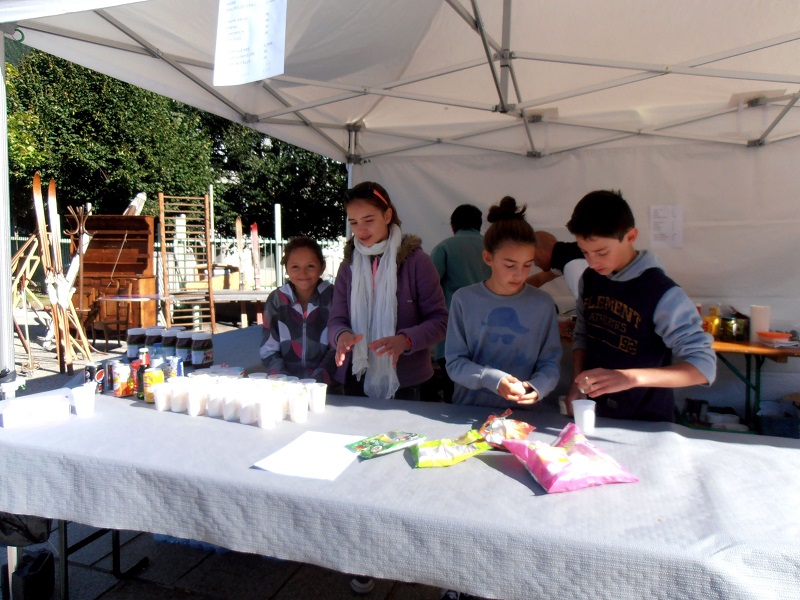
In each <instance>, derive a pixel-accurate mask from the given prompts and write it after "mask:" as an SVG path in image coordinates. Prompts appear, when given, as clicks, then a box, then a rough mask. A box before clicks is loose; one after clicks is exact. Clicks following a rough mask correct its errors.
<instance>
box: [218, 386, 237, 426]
mask: <svg viewBox="0 0 800 600" xmlns="http://www.w3.org/2000/svg"><path fill="white" fill-rule="evenodd" d="M239 406H240V404H239V394H238V393H237V390H236V389H234V386H230V388H229V389H228V390H227V391H226V392H225V399H224V400H223V401H222V418H223V419H225V420H226V421H238V420H239Z"/></svg>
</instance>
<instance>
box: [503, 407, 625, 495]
mask: <svg viewBox="0 0 800 600" xmlns="http://www.w3.org/2000/svg"><path fill="white" fill-rule="evenodd" d="M503 445H504V446H505V447H506V448H508V450H509V452H511V453H512V454H513V455H514V456H516V457H517V458H518V459H519V461H520V462H521V463H522V464H523V465H525V468H526V469H528V472H529V473H530V474H531V475H533V478H534V479H535V480H536V481H537V482H538V483H539V485H541V486H542V487H543V488H544V489H545V491H547V493H548V494H555V493H558V492H571V491H572V490H579V489H581V488H586V487H592V486H595V485H604V484H606V483H635V482H637V481H639V480H638V479H637V478H636V477H635V476H633V475H632V474H631V473H629V472H628V471H627V470H626V469H624V468H623V467H621V466H620V465H619V463H618V462H617V461H615V460H614V459H613V458H611V457H610V456H609V455H608V454H606V453H605V452H604V451H603V450H601V449H600V448H598V447H597V446H595V445H594V444H593V443H592V442H590V441H589V440H587V439H586V436H584V435H583V432H582V431H581V430H580V429H579V428H578V426H577V425H575V423H569V424H568V425H567V426H566V427H564V429H562V430H561V433H560V434H559V436H558V439H556V441H555V442H553V444H552V445H549V446H548V445H547V444H545V443H544V442H538V441H537V442H530V441H527V440H503Z"/></svg>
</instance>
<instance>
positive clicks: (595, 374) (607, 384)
mask: <svg viewBox="0 0 800 600" xmlns="http://www.w3.org/2000/svg"><path fill="white" fill-rule="evenodd" d="M573 385H574V386H576V387H577V388H578V390H579V391H580V392H581V393H583V394H585V395H586V396H588V397H589V398H597V397H598V396H602V395H604V394H613V393H615V392H623V391H625V390H629V389H631V388H632V387H636V380H635V379H634V378H633V377H632V376H631V375H630V374H629V373H628V372H627V371H625V370H624V369H622V370H613V369H590V370H588V371H583V372H582V373H580V374H579V375H578V376H577V377H576V378H575V380H574V381H573ZM570 389H571V388H570Z"/></svg>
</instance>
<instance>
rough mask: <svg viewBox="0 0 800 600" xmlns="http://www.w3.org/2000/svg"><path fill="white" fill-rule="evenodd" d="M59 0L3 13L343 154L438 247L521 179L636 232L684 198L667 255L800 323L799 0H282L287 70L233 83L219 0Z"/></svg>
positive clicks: (721, 288) (562, 211) (692, 273)
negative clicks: (219, 56) (602, 207)
mask: <svg viewBox="0 0 800 600" xmlns="http://www.w3.org/2000/svg"><path fill="white" fill-rule="evenodd" d="M64 4H65V3H62V2H58V1H55V0H52V1H47V0H39V1H36V2H22V1H18V0H9V1H2V0H0V22H4V23H5V26H4V27H5V31H6V33H7V35H14V36H16V37H17V38H18V39H19V38H23V41H24V43H25V44H28V45H30V46H33V47H36V48H39V49H41V50H44V51H47V52H50V53H52V54H56V55H58V56H61V57H63V58H66V59H68V60H71V61H74V62H77V63H79V64H82V65H84V66H87V67H89V68H92V69H95V70H97V71H101V72H103V73H106V74H108V75H111V76H113V77H117V78H119V79H122V80H124V81H128V82H130V83H133V84H135V85H138V86H141V87H143V88H146V89H149V90H152V91H154V92H157V93H160V94H164V95H167V96H170V97H173V98H176V99H178V100H181V101H183V102H186V103H188V104H191V105H193V106H197V107H199V108H202V109H204V110H207V111H210V112H212V113H216V114H218V115H221V116H223V117H226V118H229V119H231V120H234V121H239V122H243V123H246V124H248V125H249V126H251V127H253V128H256V129H258V130H261V131H264V132H265V133H268V134H270V135H273V136H275V137H278V138H280V139H283V140H285V141H288V142H291V143H293V144H296V145H298V146H301V147H304V148H307V149H309V150H313V151H316V152H319V153H321V154H324V155H327V156H329V157H331V158H335V159H338V160H341V161H345V162H348V163H349V164H350V165H351V166H352V171H351V174H352V178H353V180H354V181H360V180H364V179H373V180H377V181H380V182H381V183H383V184H384V185H385V186H386V187H387V189H388V190H389V192H390V193H391V194H392V197H393V199H394V200H395V202H396V203H397V205H398V208H399V213H400V216H401V217H402V219H403V222H404V229H406V230H407V231H413V232H415V233H418V234H420V235H421V236H422V237H423V240H424V243H425V246H426V248H428V249H430V248H431V247H432V246H433V245H434V244H435V243H437V242H438V241H440V240H441V239H443V238H444V237H446V236H447V235H449V233H450V232H449V227H448V219H449V214H450V212H451V211H452V209H453V208H454V207H455V206H456V205H458V204H460V203H463V202H471V203H473V204H476V205H478V206H480V207H482V208H484V209H485V208H487V207H488V206H489V205H490V204H492V203H494V202H496V201H497V200H499V198H501V197H502V196H504V195H507V194H510V195H513V196H515V197H516V198H517V199H518V200H519V201H521V202H525V203H527V204H528V207H529V213H528V214H529V217H530V220H531V221H532V223H533V225H534V227H537V228H543V229H548V230H551V231H552V232H553V233H554V234H555V235H556V236H557V237H560V238H562V239H568V233H567V232H566V230H565V228H564V223H565V222H566V221H567V220H568V218H569V215H570V212H571V210H572V206H573V205H574V204H575V202H576V201H577V200H578V199H579V198H580V197H581V196H583V195H584V194H585V193H587V192H588V191H591V190H592V189H597V188H615V189H620V190H622V192H623V194H624V195H625V197H626V198H627V199H628V200H629V202H630V203H631V205H632V207H633V208H634V212H635V213H636V215H637V219H638V221H639V226H640V243H639V246H640V247H642V248H644V247H647V246H648V243H649V239H650V233H651V231H650V224H649V221H648V215H649V209H650V207H651V206H652V205H680V206H682V208H683V219H684V222H683V225H684V236H683V238H684V239H683V245H682V247H678V248H666V249H660V250H659V251H658V254H659V256H660V257H661V258H662V262H664V263H665V266H666V267H667V269H668V271H669V272H670V274H671V275H672V276H673V277H674V278H675V279H676V280H677V281H678V282H679V283H680V284H681V285H683V286H684V288H685V289H686V290H687V292H688V293H689V294H690V295H691V296H692V297H693V298H695V299H696V300H697V301H698V302H719V303H722V304H723V305H727V304H733V305H735V306H737V307H738V308H740V309H742V310H744V311H745V312H746V311H747V309H748V308H749V305H750V304H769V305H771V306H772V307H773V317H774V318H773V326H774V327H781V328H788V327H797V325H798V324H800V305H799V304H798V302H797V298H798V292H800V261H797V260H795V258H794V247H793V241H794V239H795V236H794V235H793V234H794V230H795V229H796V228H797V226H798V214H797V209H796V198H797V196H798V195H800V194H799V192H800V181H798V178H797V177H795V167H794V164H793V162H794V160H795V158H798V157H800V139H798V136H799V135H800V113H798V109H796V108H795V103H796V101H797V99H798V98H799V97H800V68H799V67H798V65H800V61H798V58H800V2H797V1H776V2H769V3H764V2H758V1H756V0H750V1H747V0H732V1H731V2H725V3H719V2H700V3H698V2H690V1H688V0H675V1H673V2H668V3H664V2H662V3H658V2H641V1H640V0H609V1H608V2H601V3H598V2H590V1H588V0H587V1H566V2H565V1H563V0H516V1H513V0H439V1H435V0H403V1H402V2H397V1H390V0H371V1H370V2H363V1H360V0H288V19H287V27H286V32H287V33H286V65H285V74H284V75H281V76H278V77H274V78H272V79H269V80H265V81H261V82H257V83H252V84H247V85H240V86H230V87H219V88H215V87H213V85H212V83H211V82H212V78H213V61H214V47H215V39H214V38H215V32H216V22H217V12H218V0H149V1H144V2H132V3H122V2H120V1H119V0H118V1H117V2H111V1H109V0H106V1H105V2H103V1H100V0H98V1H95V2H91V1H84V2H73V3H69V6H70V10H73V9H74V10H76V11H79V12H72V13H66V14H64V10H65V9H64V7H63V5H64ZM99 6H104V8H97V7H99ZM47 15H52V16H47ZM3 218H7V213H5V217H4V215H3V213H0V219H3ZM4 222H6V221H4ZM3 229H4V232H5V231H7V229H8V227H7V226H4V227H3ZM0 258H2V257H0ZM550 285H551V286H553V287H552V289H551V291H552V292H553V293H554V295H555V296H556V297H557V299H558V300H559V302H561V303H562V304H566V302H567V298H568V292H567V290H566V287H565V286H563V287H562V286H561V284H560V282H558V281H556V282H554V284H550ZM8 296H10V295H9V294H4V295H3V297H4V298H5V297H8ZM0 336H9V337H10V332H2V333H0ZM9 345H10V343H9V342H8V338H6V343H5V344H3V347H8V346H9ZM12 352H13V346H12ZM3 358H4V357H3V356H0V367H3V366H5V365H7V364H8V363H7V362H5V361H4V360H2V359H3ZM5 358H7V357H5ZM11 365H12V367H11V368H12V369H13V355H12V362H11ZM796 381H797V380H796V377H790V378H788V379H786V380H785V381H784V383H783V384H782V385H784V387H786V386H791V385H793V384H794V383H796ZM767 392H769V390H767Z"/></svg>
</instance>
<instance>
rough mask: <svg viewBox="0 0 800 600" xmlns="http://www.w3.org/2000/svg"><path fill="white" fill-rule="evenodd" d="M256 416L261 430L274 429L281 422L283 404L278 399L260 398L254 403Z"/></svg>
mask: <svg viewBox="0 0 800 600" xmlns="http://www.w3.org/2000/svg"><path fill="white" fill-rule="evenodd" d="M256 416H257V417H258V426H259V427H261V429H274V428H275V425H276V424H277V423H278V421H282V420H283V402H282V401H281V400H280V399H279V398H275V397H269V398H262V399H261V400H259V401H258V402H256Z"/></svg>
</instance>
